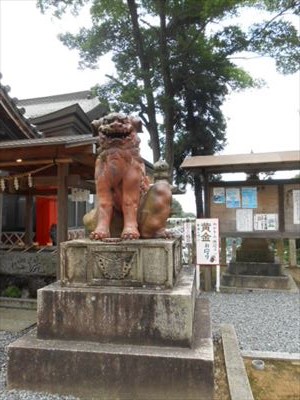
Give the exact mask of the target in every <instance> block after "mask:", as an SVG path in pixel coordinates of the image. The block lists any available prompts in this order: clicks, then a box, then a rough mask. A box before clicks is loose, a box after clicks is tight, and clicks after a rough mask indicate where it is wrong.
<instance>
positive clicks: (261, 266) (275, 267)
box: [228, 262, 282, 276]
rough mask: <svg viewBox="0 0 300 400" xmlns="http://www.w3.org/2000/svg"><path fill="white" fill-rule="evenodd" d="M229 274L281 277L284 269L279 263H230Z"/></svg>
mask: <svg viewBox="0 0 300 400" xmlns="http://www.w3.org/2000/svg"><path fill="white" fill-rule="evenodd" d="M228 272H229V273H230V274H238V275H255V276H257V275H259V276H281V275H282V267H281V264H279V263H270V262H269V263H262V262H230V263H229V266H228Z"/></svg>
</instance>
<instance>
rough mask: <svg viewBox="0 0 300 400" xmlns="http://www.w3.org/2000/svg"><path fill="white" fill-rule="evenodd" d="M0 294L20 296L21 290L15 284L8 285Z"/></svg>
mask: <svg viewBox="0 0 300 400" xmlns="http://www.w3.org/2000/svg"><path fill="white" fill-rule="evenodd" d="M2 296H4V297H13V298H20V297H21V296H22V291H21V289H19V288H18V287H17V286H8V287H7V288H6V289H4V290H3V292H2Z"/></svg>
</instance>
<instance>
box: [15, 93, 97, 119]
mask: <svg viewBox="0 0 300 400" xmlns="http://www.w3.org/2000/svg"><path fill="white" fill-rule="evenodd" d="M18 104H20V105H21V106H24V107H26V113H27V114H28V116H29V117H30V118H32V119H33V118H37V117H40V116H42V115H46V114H50V113H53V112H55V111H57V110H60V109H62V108H66V107H68V106H71V105H73V104H79V106H80V107H81V108H82V110H83V111H84V112H85V113H88V112H90V111H91V110H93V109H94V108H96V107H97V106H99V105H100V102H99V99H98V98H97V97H93V96H92V94H91V92H90V91H89V90H85V91H81V92H74V93H66V94H59V95H56V96H47V97H37V98H34V99H23V100H19V102H18Z"/></svg>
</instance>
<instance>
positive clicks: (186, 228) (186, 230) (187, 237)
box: [183, 221, 193, 244]
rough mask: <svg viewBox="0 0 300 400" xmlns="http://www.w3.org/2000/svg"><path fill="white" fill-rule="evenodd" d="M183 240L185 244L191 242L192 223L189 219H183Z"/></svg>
mask: <svg viewBox="0 0 300 400" xmlns="http://www.w3.org/2000/svg"><path fill="white" fill-rule="evenodd" d="M183 241H184V243H186V244H192V243H193V239H192V223H191V222H189V221H184V223H183Z"/></svg>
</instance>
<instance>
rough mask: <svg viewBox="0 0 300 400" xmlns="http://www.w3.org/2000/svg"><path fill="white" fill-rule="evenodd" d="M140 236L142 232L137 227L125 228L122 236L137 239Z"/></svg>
mask: <svg viewBox="0 0 300 400" xmlns="http://www.w3.org/2000/svg"><path fill="white" fill-rule="evenodd" d="M139 237H140V233H139V231H138V230H137V229H136V228H124V229H123V232H122V235H121V238H122V239H123V240H136V239H138V238H139Z"/></svg>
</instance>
